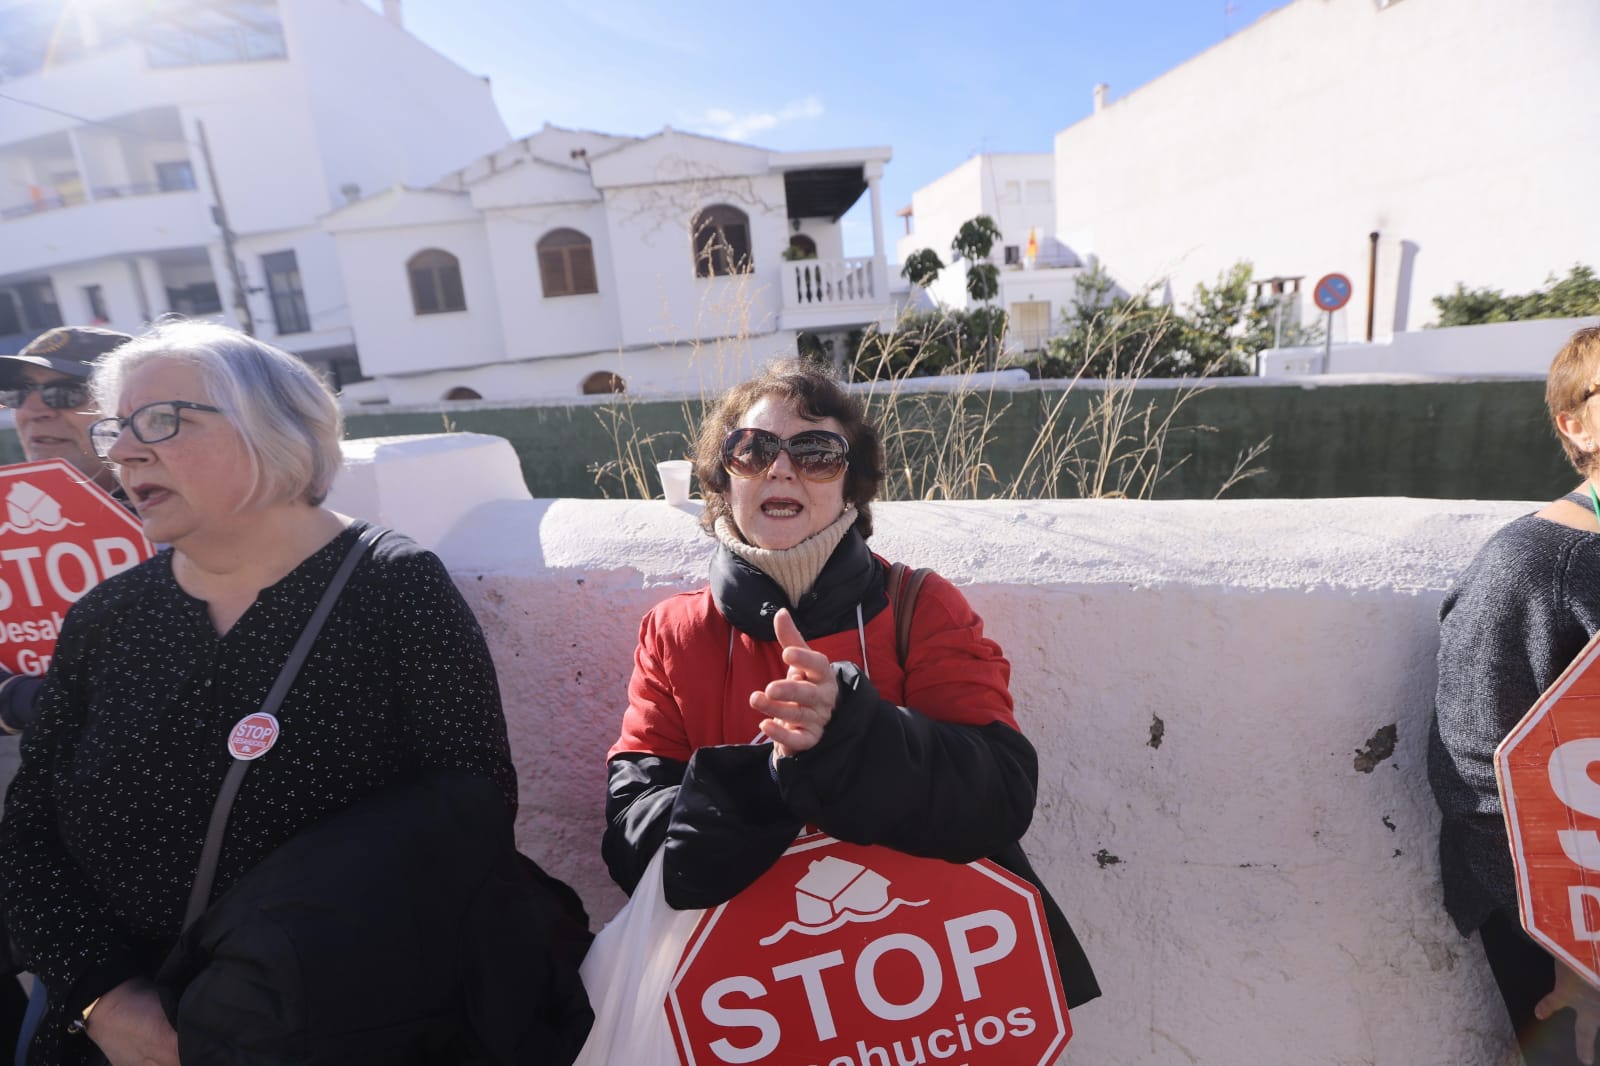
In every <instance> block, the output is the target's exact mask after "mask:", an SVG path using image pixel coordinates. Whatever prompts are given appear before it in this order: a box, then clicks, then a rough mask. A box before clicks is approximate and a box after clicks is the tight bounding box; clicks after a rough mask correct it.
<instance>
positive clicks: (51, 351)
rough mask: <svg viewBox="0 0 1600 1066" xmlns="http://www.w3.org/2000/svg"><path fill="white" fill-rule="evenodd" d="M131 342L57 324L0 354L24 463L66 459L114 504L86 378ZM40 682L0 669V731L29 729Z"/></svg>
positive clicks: (4, 396) (5, 779) (3, 389)
mask: <svg viewBox="0 0 1600 1066" xmlns="http://www.w3.org/2000/svg"><path fill="white" fill-rule="evenodd" d="M132 339H133V338H132V337H130V336H128V335H127V334H126V333H118V332H116V331H115V330H109V329H99V328H97V327H95V326H63V327H60V328H58V329H52V330H47V331H45V332H44V333H41V334H40V335H39V336H37V337H35V338H34V339H33V341H32V342H31V343H30V344H29V345H28V346H27V347H25V348H23V349H22V351H20V352H18V353H17V354H16V355H0V407H9V408H11V410H12V412H13V415H14V417H15V419H16V425H17V437H18V438H19V439H20V440H21V441H22V454H23V455H24V456H26V457H27V459H28V461H29V462H38V461H39V460H41V459H65V460H66V461H67V462H69V463H71V464H72V465H73V466H75V467H77V468H78V470H79V471H81V472H82V473H83V475H84V476H85V477H87V478H88V479H89V480H90V481H92V482H94V483H95V484H96V485H99V486H100V487H101V488H103V489H105V490H106V491H107V492H110V493H111V494H112V495H114V496H116V497H117V498H118V499H121V492H122V490H121V489H120V488H119V487H118V486H117V480H116V476H115V475H114V474H113V473H112V471H111V468H110V467H109V466H107V465H106V464H105V462H104V461H103V460H102V459H101V458H100V457H99V456H97V455H95V453H94V448H93V446H91V445H90V443H89V425H90V424H91V423H92V422H94V421H95V419H97V418H99V417H100V412H99V411H96V410H95V409H94V401H93V399H92V397H91V396H90V393H89V375H90V374H92V373H93V372H94V361H95V360H96V359H98V358H100V357H101V356H102V355H104V354H106V353H107V352H110V351H114V350H115V349H117V348H120V347H121V346H122V345H124V344H126V343H127V342H128V341H131V340H132ZM43 682H44V679H43V678H39V677H29V676H27V675H24V674H13V673H11V672H10V671H9V670H6V669H4V668H3V667H0V730H4V731H5V732H6V733H20V732H22V731H23V730H24V729H26V728H28V726H30V725H32V724H33V720H34V718H35V716H36V712H35V710H34V706H35V700H36V698H37V697H38V694H39V686H40V685H41V684H43ZM14 753H15V746H14V745H13V746H12V747H11V748H10V749H9V750H8V751H6V752H5V754H4V755H0V788H3V787H4V786H5V784H6V783H9V781H10V780H11V776H12V774H13V773H15V771H16V766H15V754H14ZM8 755H9V756H10V757H9V758H7V757H6V756H8Z"/></svg>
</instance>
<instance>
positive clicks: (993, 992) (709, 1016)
mask: <svg viewBox="0 0 1600 1066" xmlns="http://www.w3.org/2000/svg"><path fill="white" fill-rule="evenodd" d="M790 916H792V917H790ZM666 1007H667V1014H668V1021H669V1024H670V1026H671V1028H672V1031H673V1039H674V1041H675V1043H676V1045H677V1050H678V1055H679V1059H680V1061H681V1062H683V1063H684V1064H685V1066H724V1064H726V1066H738V1064H744V1063H754V1062H763V1063H774V1064H786V1063H796V1064H802V1066H895V1064H897V1063H930V1062H940V1061H944V1060H951V1061H953V1062H960V1063H963V1064H968V1066H999V1064H1004V1066H1031V1064H1038V1063H1046V1062H1052V1061H1054V1059H1055V1057H1056V1055H1057V1054H1058V1053H1059V1051H1060V1049H1061V1047H1062V1046H1063V1045H1064V1044H1065V1043H1066V1040H1067V1038H1068V1036H1069V1035H1070V1032H1071V1029H1070V1026H1069V1025H1068V1023H1067V1017H1066V1005H1065V1002H1064V999H1063V997H1062V994H1061V985H1060V978H1059V976H1058V975H1057V974H1056V972H1055V959H1054V953H1053V950H1052V949H1051V946H1050V943H1049V937H1048V934H1047V933H1046V932H1045V931H1044V921H1043V909H1042V906H1041V904H1040V901H1039V896H1038V893H1037V891H1036V890H1034V889H1033V887H1032V886H1031V885H1029V884H1027V882H1025V881H1022V880H1021V879H1020V878H1016V877H1015V876H1014V875H1012V874H1010V873H1008V872H1006V871H1004V870H1002V869H1000V868H999V867H997V866H994V865H993V864H992V863H988V862H987V861H981V862H978V863H970V864H965V865H963V864H953V863H947V862H941V861H939V860H934V859H921V858H915V857H913V856H909V855H903V854H901V853H898V852H893V851H890V850H888V849H886V848H877V847H867V846H863V845H855V844H846V843H844V842H842V841H838V840H834V839H832V838H830V837H813V838H807V839H804V840H802V841H801V842H799V843H796V844H795V845H793V846H792V847H791V848H790V849H789V851H788V852H787V853H785V855H784V856H783V858H781V859H780V860H779V862H778V863H777V864H776V865H774V867H773V868H772V869H770V870H768V871H767V873H766V874H764V875H762V877H761V878H760V879H759V880H757V882H756V883H755V884H754V885H752V886H751V887H750V888H748V889H746V890H745V891H744V892H742V893H740V895H739V896H737V897H735V898H734V899H733V900H732V901H730V902H729V903H726V904H723V905H722V906H721V907H718V908H716V909H714V910H712V911H709V912H707V914H706V916H705V917H704V918H702V919H701V923H700V925H699V926H698V927H697V929H696V931H695V933H694V935H693V936H692V937H691V938H690V941H689V945H688V947H687V948H686V949H685V951H684V955H683V959H682V961H681V962H680V964H679V967H678V970H677V973H676V975H675V976H674V978H673V984H672V988H671V991H670V992H669V994H668V998H667V1004H666Z"/></svg>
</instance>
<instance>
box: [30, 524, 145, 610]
mask: <svg viewBox="0 0 1600 1066" xmlns="http://www.w3.org/2000/svg"><path fill="white" fill-rule="evenodd" d="M143 559H144V553H143V552H142V551H141V550H140V546H139V545H138V544H137V543H135V542H134V540H133V539H132V538H130V537H96V538H94V540H92V541H91V542H90V543H89V545H88V546H87V547H85V546H84V545H81V544H74V543H72V542H71V541H58V542H56V543H55V544H51V545H49V546H41V545H36V544H30V545H28V546H26V547H21V548H7V549H0V611H7V610H10V609H12V607H13V606H20V605H23V604H26V605H27V606H29V607H43V606H44V605H45V604H46V602H48V601H49V600H51V599H56V600H65V601H67V602H68V603H77V602H78V601H79V600H80V599H82V598H83V594H84V593H86V592H88V591H89V590H90V589H92V588H94V587H95V586H96V585H98V584H99V583H100V582H102V581H104V580H105V579H106V578H108V577H111V576H113V575H115V574H120V573H122V572H123V571H124V570H129V569H132V568H133V567H135V566H137V565H139V563H140V562H142V561H143Z"/></svg>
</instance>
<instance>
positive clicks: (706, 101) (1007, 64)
mask: <svg viewBox="0 0 1600 1066" xmlns="http://www.w3.org/2000/svg"><path fill="white" fill-rule="evenodd" d="M369 2H371V3H372V4H373V6H377V0H369ZM1301 2H1310V0H1301ZM1284 6H1286V4H1285V2H1284V0H1232V2H1227V0H1099V2H1090V0H1028V2H1008V0H993V2H991V3H989V4H984V5H980V4H975V3H959V4H958V3H954V2H949V0H932V2H924V3H916V4H912V3H900V2H885V0H856V2H854V3H848V2H843V0H806V2H803V3H787V2H777V0H756V2H755V3H749V2H746V3H739V4H735V3H730V2H727V0H677V2H675V3H660V2H658V0H587V2H585V0H404V11H405V20H406V25H407V27H408V28H409V29H410V30H411V31H412V32H413V33H415V34H416V35H417V36H418V37H420V38H422V39H423V40H424V41H426V42H428V44H430V45H432V46H433V47H434V48H436V49H438V50H439V51H441V52H443V53H444V54H445V55H447V56H449V57H450V58H451V59H454V60H455V61H456V62H457V63H460V64H461V65H462V66H463V67H466V68H467V69H468V70H471V71H473V72H474V73H477V74H484V75H487V76H488V77H489V78H490V79H491V82H492V84H493V86H494V94H495V100H496V102H497V103H498V104H499V106H500V112H501V114H502V115H503V116H504V118H505V120H506V125H507V126H509V127H510V129H511V133H512V135H513V136H518V137H520V136H523V135H525V134H527V133H531V132H533V131H534V130H537V129H538V128H539V127H540V126H541V125H543V124H544V123H545V122H547V121H548V122H551V123H554V124H555V125H558V126H570V127H579V128H586V129H597V130H603V131H605V132H608V133H624V134H648V133H653V132H655V131H656V130H659V129H660V128H661V127H662V126H663V125H671V126H673V127H674V128H676V129H683V130H693V131H696V132H701V133H709V134H713V135H715V136H720V137H727V138H729V139H732V140H741V141H746V142H748V143H751V144H757V145H761V146H763V147H766V148H778V149H817V148H847V147H863V146H868V145H888V146H890V147H891V148H893V150H894V161H893V162H892V163H890V164H889V165H888V167H887V168H886V169H885V172H884V180H883V193H884V195H883V209H884V228H885V231H886V233H885V238H886V242H887V243H886V245H885V247H886V249H887V250H888V253H889V255H890V257H891V258H893V255H894V241H895V239H896V237H897V236H898V235H899V234H900V233H901V232H902V225H903V223H902V222H901V220H900V219H898V218H896V217H895V214H894V213H895V211H897V210H899V209H900V208H901V207H904V206H906V205H907V204H909V203H910V202H911V194H912V192H913V191H914V190H915V189H917V188H918V187H920V186H922V185H925V184H927V183H928V182H930V181H932V180H933V179H935V178H937V177H939V176H940V175H941V174H944V173H946V172H948V171H949V170H951V169H952V168H954V167H956V166H957V165H959V164H960V163H961V162H962V161H963V160H965V159H968V158H970V157H971V156H972V155H974V154H976V153H979V152H1048V151H1050V150H1051V147H1052V144H1053V141H1054V137H1055V134H1056V133H1057V132H1058V131H1060V130H1062V129H1064V128H1066V127H1067V126H1070V125H1072V124H1073V123H1074V122H1077V121H1078V120H1080V119H1082V118H1084V117H1085V116H1087V115H1088V114H1089V112H1090V109H1091V106H1092V100H1093V96H1092V94H1093V88H1094V85H1095V83H1097V82H1106V83H1107V84H1109V85H1110V86H1111V96H1112V98H1113V99H1115V98H1117V97H1119V96H1124V95H1126V94H1127V93H1129V92H1131V91H1133V90H1134V89H1136V88H1138V87H1139V86H1140V85H1142V84H1144V83H1145V82H1148V81H1150V80H1152V79H1154V78H1156V77H1158V76H1160V75H1161V74H1162V73H1164V72H1165V71H1167V70H1170V69H1172V68H1173V67H1175V66H1177V65H1178V64H1180V63H1182V62H1183V61H1184V60H1186V59H1189V58H1190V57H1192V56H1195V55H1198V54H1200V53H1201V52H1203V51H1205V50H1206V49H1207V48H1209V47H1211V46H1212V45H1214V44H1216V43H1218V42H1219V41H1221V40H1223V39H1224V37H1225V36H1226V35H1227V34H1230V33H1237V32H1238V31H1239V30H1241V29H1243V28H1245V27H1246V26H1248V25H1250V24H1251V23H1252V22H1254V21H1255V20H1256V19H1257V18H1260V17H1261V16H1262V15H1264V14H1266V13H1268V12H1270V11H1273V10H1275V9H1277V8H1280V7H1284ZM845 226H846V229H845V243H846V250H847V251H848V252H850V253H852V254H857V253H863V252H870V251H871V248H872V240H871V235H870V226H871V216H870V212H869V211H868V208H867V201H866V197H864V196H863V197H862V200H861V202H860V203H859V204H858V205H857V206H856V208H855V209H854V210H853V211H852V212H851V213H850V215H847V216H846V218H845Z"/></svg>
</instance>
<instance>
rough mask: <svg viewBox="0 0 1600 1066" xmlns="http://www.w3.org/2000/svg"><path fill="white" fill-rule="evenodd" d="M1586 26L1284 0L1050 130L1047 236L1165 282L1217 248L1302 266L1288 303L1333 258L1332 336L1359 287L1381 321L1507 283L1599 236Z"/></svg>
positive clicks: (1403, 325) (1564, 7) (1217, 253)
mask: <svg viewBox="0 0 1600 1066" xmlns="http://www.w3.org/2000/svg"><path fill="white" fill-rule="evenodd" d="M1597 44H1600V5H1596V4H1594V3H1593V2H1591V0H1543V2H1540V3H1536V4H1522V5H1516V6H1515V7H1509V6H1507V5H1505V4H1502V3H1497V2H1495V0H1401V2H1396V3H1374V2H1373V0H1297V2H1295V3H1292V4H1290V5H1288V6H1287V7H1284V8H1281V9H1279V10H1277V11H1274V12H1272V13H1270V14H1268V15H1265V16H1263V17H1262V18H1260V19H1259V20H1258V21H1257V22H1256V23H1255V24H1254V25H1252V26H1249V27H1247V28H1246V29H1243V30H1241V31H1239V32H1237V33H1235V34H1233V35H1232V36H1230V37H1229V38H1227V39H1226V40H1224V41H1222V42H1221V43H1219V44H1217V45H1215V46H1213V47H1212V48H1211V49H1209V50H1208V51H1206V52H1204V53H1202V54H1201V55H1198V56H1196V57H1194V58H1193V59H1191V60H1189V61H1188V62H1186V63H1184V64H1182V65H1181V66H1179V67H1177V68H1175V69H1174V70H1172V71H1169V72H1168V73H1166V74H1164V75H1162V76H1161V77H1159V78H1157V79H1156V80H1155V81H1152V82H1150V83H1149V84H1147V85H1144V86H1142V87H1139V88H1138V89H1136V90H1134V91H1132V92H1128V93H1127V94H1126V95H1125V96H1123V97H1121V98H1120V99H1119V98H1116V96H1115V93H1113V95H1112V98H1111V99H1110V102H1109V103H1107V104H1106V105H1105V106H1104V107H1102V108H1098V109H1097V110H1096V112H1095V113H1094V114H1091V115H1090V116H1089V117H1088V118H1085V119H1083V120H1082V121H1080V122H1078V123H1076V124H1075V125H1072V126H1070V127H1068V128H1066V129H1064V130H1062V131H1061V132H1060V133H1059V134H1058V135H1057V136H1056V139H1055V173H1056V220H1057V221H1056V234H1057V236H1058V237H1060V239H1061V240H1062V241H1064V242H1065V243H1066V244H1067V245H1068V246H1069V247H1070V248H1071V249H1072V250H1073V251H1074V252H1075V253H1077V254H1078V255H1079V256H1081V257H1084V258H1085V259H1087V258H1088V257H1091V256H1093V257H1096V258H1097V259H1098V260H1099V261H1100V262H1101V263H1102V264H1103V265H1104V266H1105V267H1106V269H1107V270H1108V271H1110V273H1111V274H1112V276H1113V277H1115V278H1116V279H1117V280H1118V281H1119V282H1120V283H1121V284H1122V286H1123V287H1124V288H1126V289H1128V290H1129V291H1138V290H1141V289H1143V288H1145V287H1147V286H1154V288H1155V291H1156V294H1157V296H1158V298H1159V297H1161V296H1163V295H1165V296H1170V297H1171V298H1173V299H1175V300H1177V301H1179V302H1182V301H1186V300H1188V299H1189V298H1190V296H1191V294H1192V293H1193V291H1194V286H1195V284H1196V283H1198V282H1207V283H1210V282H1212V281H1214V280H1215V278H1216V277H1217V275H1218V274H1219V273H1221V272H1222V271H1224V270H1226V269H1227V268H1228V267H1229V266H1231V265H1232V264H1233V263H1235V262H1237V261H1239V260H1249V261H1251V262H1252V263H1253V265H1254V268H1255V275H1256V277H1257V278H1264V277H1271V276H1286V277H1297V276H1298V277H1303V278H1304V279H1305V281H1304V283H1303V284H1302V286H1301V290H1300V291H1301V298H1302V300H1303V301H1304V303H1303V306H1302V318H1303V320H1304V321H1307V322H1309V321H1311V320H1312V318H1313V316H1314V315H1315V310H1314V308H1313V307H1312V305H1311V295H1310V289H1311V286H1312V285H1313V284H1314V283H1315V282H1316V280H1317V279H1318V278H1319V277H1321V276H1322V275H1324V274H1327V273H1330V272H1341V273H1344V274H1346V275H1347V276H1348V277H1349V278H1350V279H1351V281H1352V283H1353V288H1354V296H1353V299H1352V300H1351V304H1350V306H1349V308H1348V309H1347V311H1346V312H1345V314H1346V316H1347V322H1345V323H1341V337H1340V338H1339V339H1344V337H1345V336H1348V338H1349V339H1350V340H1364V339H1365V338H1366V317H1367V304H1368V299H1369V294H1370V295H1371V296H1372V298H1373V301H1374V303H1373V332H1374V335H1375V336H1387V335H1389V334H1391V333H1397V332H1403V331H1406V330H1411V329H1417V328H1419V327H1420V326H1422V325H1424V324H1426V323H1428V322H1430V321H1433V320H1434V319H1435V317H1436V314H1435V310H1434V308H1433V306H1432V304H1431V303H1430V300H1431V298H1432V297H1434V296H1437V295H1441V294H1444V293H1447V292H1449V291H1451V290H1452V289H1453V288H1454V286H1455V285H1456V283H1457V282H1462V283H1464V284H1466V285H1467V287H1468V288H1480V287H1484V286H1488V287H1493V288H1499V289H1503V290H1506V291H1509V292H1526V291H1529V290H1531V289H1534V288H1537V287H1539V286H1541V285H1543V284H1544V282H1545V280H1546V277H1547V276H1548V275H1550V274H1552V273H1554V274H1557V275H1564V274H1565V273H1566V272H1567V270H1568V269H1569V268H1570V267H1571V266H1572V265H1573V264H1574V263H1575V262H1583V261H1587V262H1589V263H1590V264H1593V262H1594V260H1595V249H1596V248H1597V247H1600V204H1597V202H1596V200H1595V198H1594V197H1593V196H1592V195H1591V194H1590V191H1589V186H1590V185H1591V184H1592V183H1591V181H1590V178H1589V175H1591V174H1593V173H1594V172H1595V170H1596V168H1597V166H1600V146H1597V145H1596V144H1595V141H1594V138H1592V137H1589V136H1587V135H1586V131H1589V130H1592V129H1595V128H1597V127H1600V93H1596V92H1595V91H1594V86H1593V70H1594V49H1595V46H1596V45H1597ZM1114 88H1115V87H1114ZM1123 88H1126V87H1123ZM1372 233H1377V234H1378V241H1377V268H1376V275H1375V281H1372V280H1369V278H1370V275H1369V255H1370V249H1371V243H1370V239H1369V235H1370V234H1372ZM1346 327H1348V328H1346Z"/></svg>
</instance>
